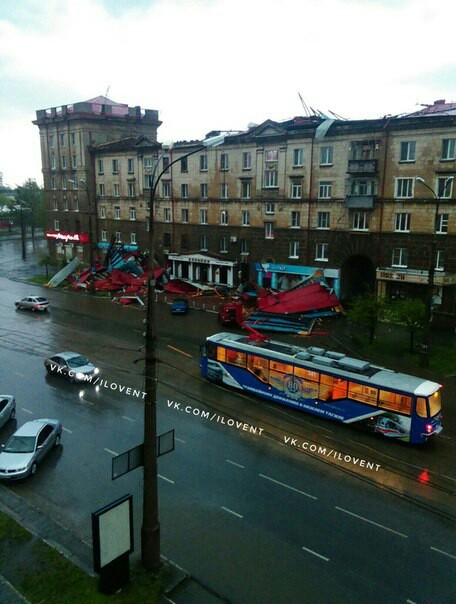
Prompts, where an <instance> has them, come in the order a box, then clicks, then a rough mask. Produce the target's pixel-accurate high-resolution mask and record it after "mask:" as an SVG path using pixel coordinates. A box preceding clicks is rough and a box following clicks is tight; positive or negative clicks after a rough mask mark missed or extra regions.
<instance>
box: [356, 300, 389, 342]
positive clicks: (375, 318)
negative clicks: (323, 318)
mask: <svg viewBox="0 0 456 604" xmlns="http://www.w3.org/2000/svg"><path fill="white" fill-rule="evenodd" d="M387 309H388V306H387V303H386V302H385V300H384V299H383V298H376V297H375V295H373V294H362V295H360V296H357V297H356V298H354V299H353V301H352V303H351V305H350V308H349V309H348V310H347V316H348V319H349V320H350V321H351V322H352V323H358V324H359V325H362V326H363V327H367V329H368V330H369V343H370V344H371V343H372V341H373V339H374V336H375V329H376V327H377V323H378V322H379V321H381V320H382V319H383V318H384V317H385V315H386V314H387Z"/></svg>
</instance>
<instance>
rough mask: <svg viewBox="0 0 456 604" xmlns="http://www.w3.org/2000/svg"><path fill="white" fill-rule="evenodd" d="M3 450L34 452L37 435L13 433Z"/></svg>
mask: <svg viewBox="0 0 456 604" xmlns="http://www.w3.org/2000/svg"><path fill="white" fill-rule="evenodd" d="M3 450H4V451H5V453H33V451H34V450H35V437H34V436H14V435H13V436H12V437H11V438H10V439H9V441H8V442H7V443H6V445H5V448H4V449H3Z"/></svg>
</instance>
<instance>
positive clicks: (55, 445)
mask: <svg viewBox="0 0 456 604" xmlns="http://www.w3.org/2000/svg"><path fill="white" fill-rule="evenodd" d="M59 445H60V434H57V436H56V437H55V442H54V447H58V446H59Z"/></svg>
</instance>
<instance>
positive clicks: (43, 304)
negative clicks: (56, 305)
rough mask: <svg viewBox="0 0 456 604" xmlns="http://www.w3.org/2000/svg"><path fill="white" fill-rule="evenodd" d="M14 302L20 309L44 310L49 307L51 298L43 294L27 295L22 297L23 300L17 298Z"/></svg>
mask: <svg viewBox="0 0 456 604" xmlns="http://www.w3.org/2000/svg"><path fill="white" fill-rule="evenodd" d="M14 304H15V305H16V308H17V309H18V310H21V309H22V308H26V309H28V310H32V311H35V310H40V311H41V312H44V311H45V310H47V309H48V308H49V300H47V299H46V298H43V297H42V296H27V297H26V298H22V300H16V302H15V303H14Z"/></svg>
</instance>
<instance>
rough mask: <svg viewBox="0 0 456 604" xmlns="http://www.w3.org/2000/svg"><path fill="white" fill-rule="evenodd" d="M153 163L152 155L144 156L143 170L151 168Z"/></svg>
mask: <svg viewBox="0 0 456 604" xmlns="http://www.w3.org/2000/svg"><path fill="white" fill-rule="evenodd" d="M153 165H154V160H153V158H152V157H144V159H143V166H144V169H145V170H152V166H153Z"/></svg>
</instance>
